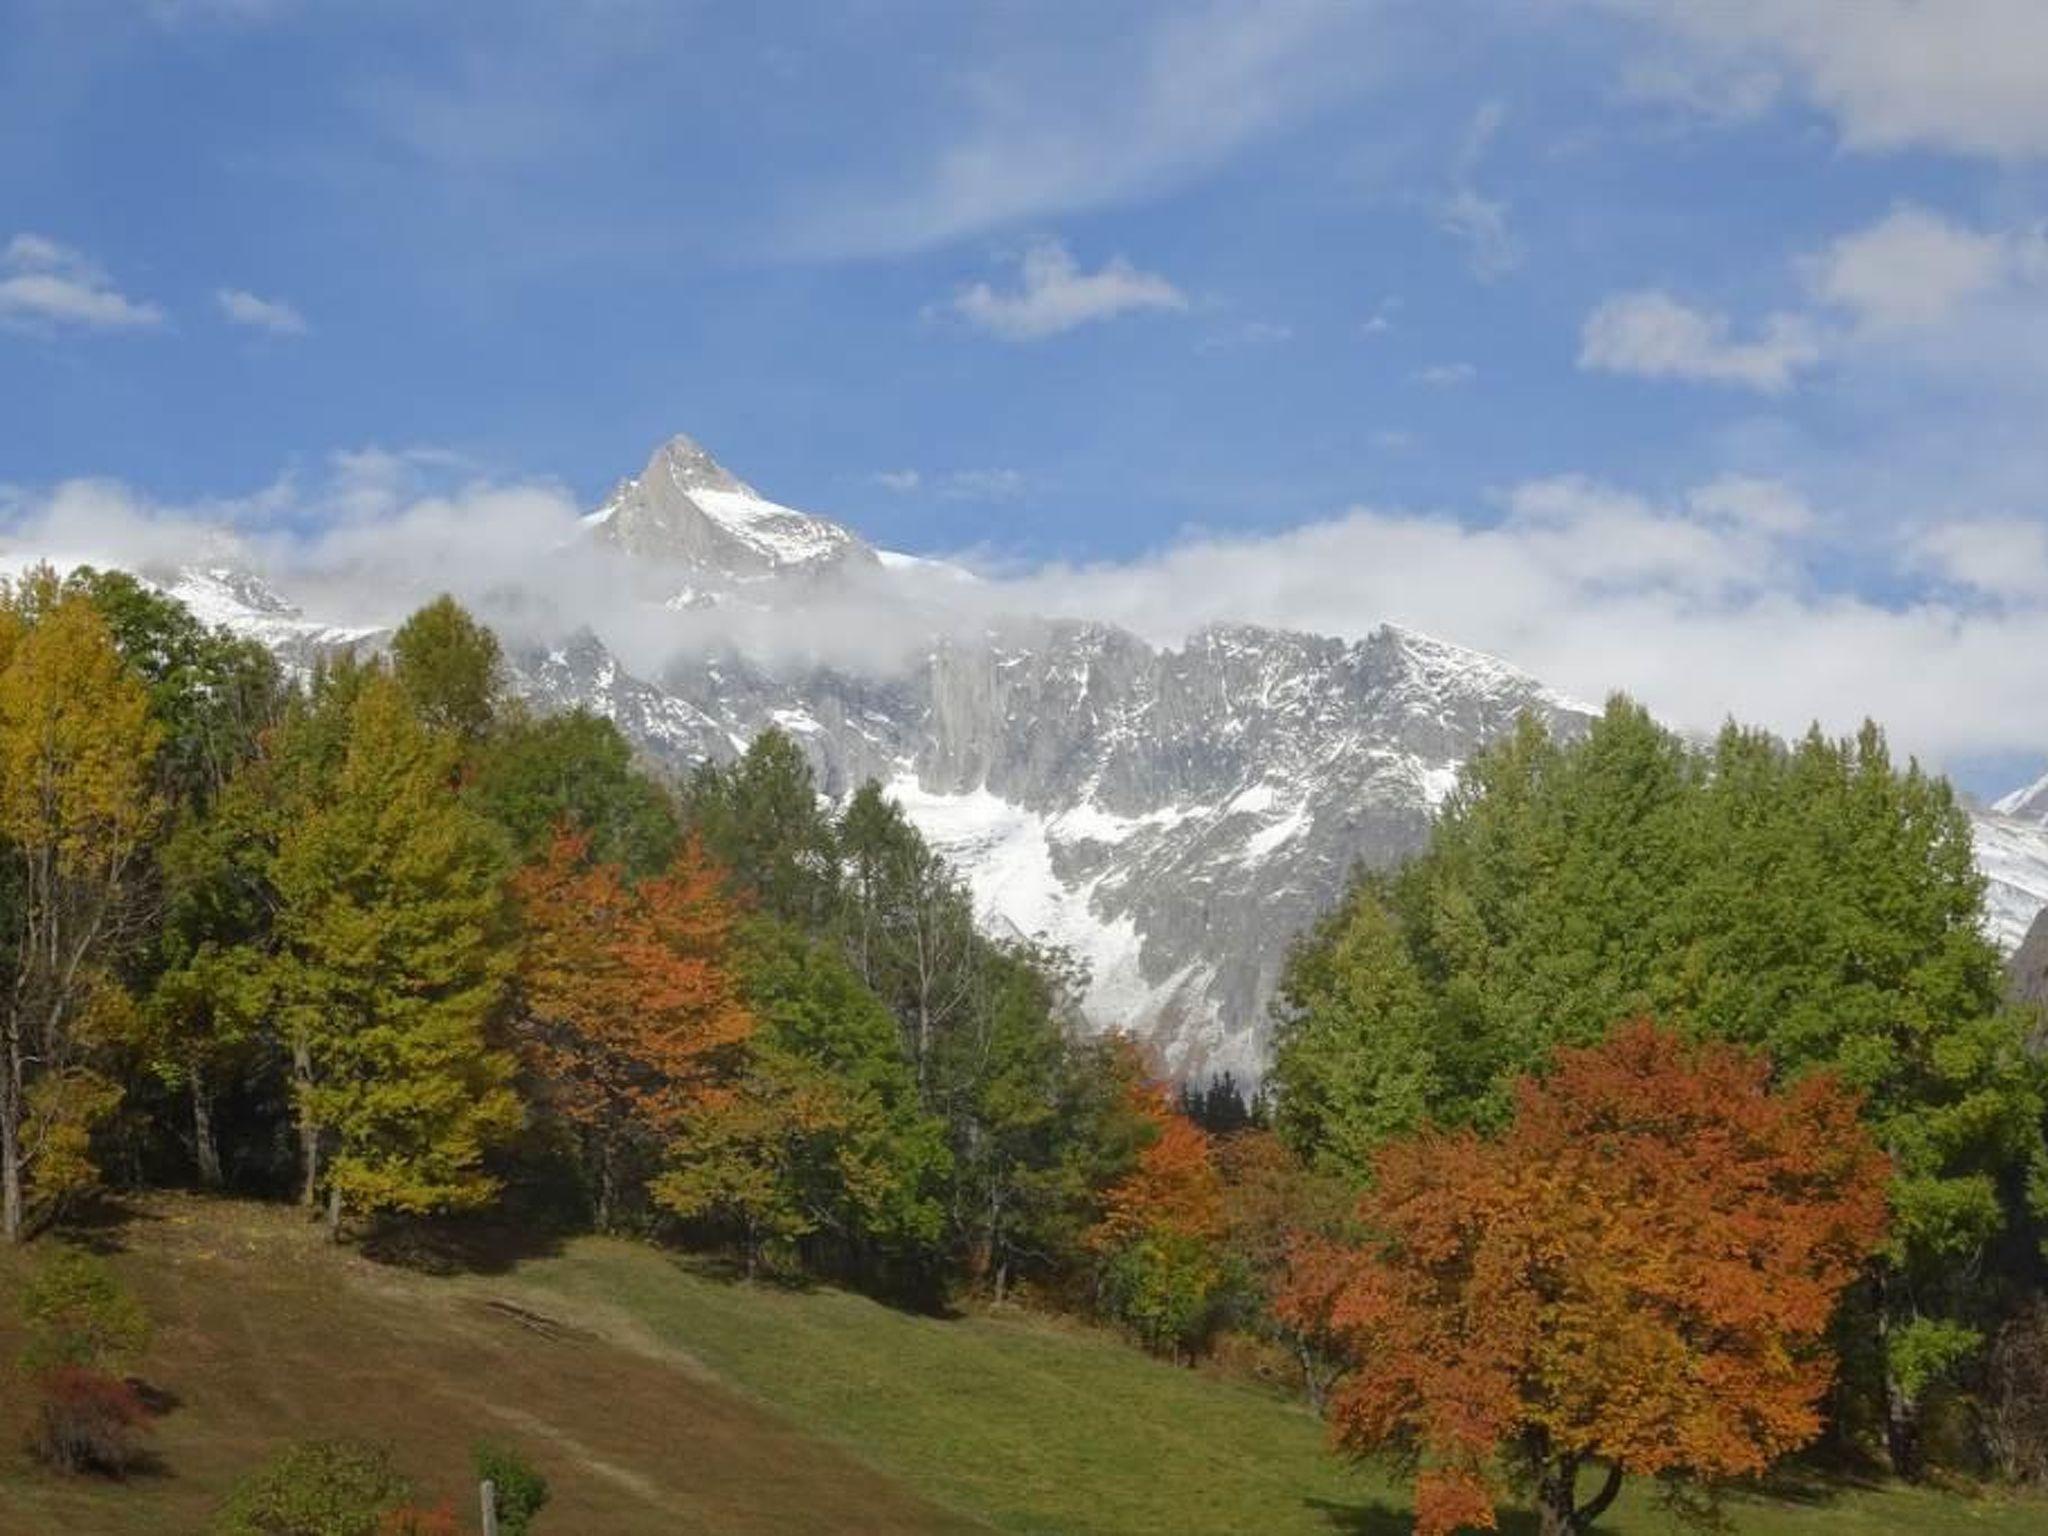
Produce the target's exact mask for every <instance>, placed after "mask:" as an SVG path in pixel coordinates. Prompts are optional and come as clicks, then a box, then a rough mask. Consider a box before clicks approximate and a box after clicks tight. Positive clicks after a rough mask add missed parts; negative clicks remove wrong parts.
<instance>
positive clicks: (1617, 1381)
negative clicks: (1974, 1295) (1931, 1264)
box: [1282, 1023, 1890, 1536]
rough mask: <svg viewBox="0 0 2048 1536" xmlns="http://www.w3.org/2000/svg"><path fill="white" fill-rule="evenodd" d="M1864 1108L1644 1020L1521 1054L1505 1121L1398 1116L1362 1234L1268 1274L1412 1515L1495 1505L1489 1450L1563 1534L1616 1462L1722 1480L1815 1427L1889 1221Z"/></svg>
mask: <svg viewBox="0 0 2048 1536" xmlns="http://www.w3.org/2000/svg"><path fill="white" fill-rule="evenodd" d="M1857 1109H1858V1105H1857V1101H1856V1100H1855V1098H1854V1097H1853V1096H1852V1095H1850V1094H1849V1093H1847V1092H1845V1091H1843V1090H1842V1089H1841V1088H1839V1087H1838V1086H1836V1085H1835V1084H1834V1083H1833V1082H1832V1081H1831V1080H1829V1079H1828V1078H1825V1077H1819V1076H1816V1077H1810V1078H1807V1079H1805V1080H1804V1081H1802V1082H1799V1083H1795V1084H1793V1085H1792V1086H1790V1087H1787V1088H1784V1089H1781V1090H1776V1091H1774V1090H1773V1089H1772V1087H1771V1085H1770V1073H1769V1067H1768V1064H1767V1063H1766V1062H1765V1061H1764V1059H1763V1058H1762V1057H1760V1056H1758V1055H1753V1054H1750V1053H1746V1052H1744V1051H1741V1050H1739V1049H1736V1048H1733V1047H1729V1046H1725V1045H1711V1044H1710V1045H1700V1046H1694V1045H1688V1044H1687V1043H1685V1042H1683V1041H1681V1040H1680V1039H1679V1038H1678V1037H1676V1036H1674V1035H1672V1034H1670V1033H1667V1032H1665V1031H1663V1030H1660V1029H1658V1028H1656V1027H1655V1026H1653V1025H1651V1024H1648V1023H1636V1024H1632V1025H1628V1026H1625V1027H1624V1028H1622V1029H1620V1030H1619V1031H1617V1032H1616V1033H1614V1034H1613V1035H1612V1036H1610V1038H1609V1039H1608V1040H1607V1041H1606V1042H1605V1043H1603V1044H1601V1045H1598V1046H1594V1047H1590V1048H1585V1049H1576V1050H1573V1049H1567V1050H1563V1051H1560V1052H1559V1053H1558V1056H1557V1058H1556V1062H1555V1065H1554V1068H1553V1070H1552V1071H1551V1072H1550V1074H1549V1075H1548V1076H1547V1077H1543V1078H1529V1079H1524V1080H1522V1081H1521V1082H1520V1083H1519V1084H1518V1085H1517V1086H1516V1089H1515V1094H1514V1101H1513V1110H1512V1118H1511V1120H1510V1122H1509V1124H1508V1126H1507V1127H1506V1129H1505V1130H1504V1131H1503V1132H1502V1133H1501V1134H1500V1135H1499V1136H1498V1137H1495V1138H1491V1139H1488V1138H1483V1137H1481V1136H1480V1135H1478V1134H1477V1133H1474V1132H1471V1131H1462V1132H1457V1133H1446V1132H1441V1131H1434V1130H1425V1131H1423V1132H1422V1133H1420V1134H1418V1135H1415V1136H1413V1137H1409V1138H1405V1139H1402V1140H1398V1141H1394V1142H1390V1143H1389V1144H1387V1145H1386V1146H1385V1147H1384V1148H1382V1150H1381V1151H1380V1154H1379V1156H1378V1158H1377V1159H1376V1161H1375V1164H1374V1179H1373V1184H1372V1186H1371V1188H1370V1191H1369V1192H1368V1193H1367V1194H1366V1196H1365V1197H1364V1199H1363V1201H1362V1203H1361V1206H1360V1210H1359V1216H1360V1220H1361V1222H1362V1223H1363V1225H1364V1229H1365V1230H1366V1232H1367V1233H1368V1237H1367V1238H1366V1240H1365V1241H1364V1242H1363V1243H1362V1244H1360V1245H1358V1246H1356V1247H1354V1248H1350V1249H1348V1250H1342V1251H1333V1250H1331V1249H1330V1248H1328V1247H1326V1246H1325V1247H1322V1248H1320V1249H1315V1248H1311V1249H1310V1250H1309V1251H1306V1252H1304V1254H1303V1255H1302V1262H1301V1279H1300V1283H1299V1285H1298V1287H1297V1288H1296V1290H1295V1291H1294V1292H1293V1293H1291V1294H1289V1295H1288V1296H1286V1297H1283V1299H1282V1305H1283V1307H1285V1308H1289V1309H1292V1310H1293V1311H1295V1312H1296V1314H1297V1315H1298V1316H1301V1317H1302V1318H1303V1320H1304V1321H1305V1322H1309V1321H1312V1322H1315V1323H1317V1324H1319V1325H1325V1326H1329V1327H1332V1328H1334V1330H1335V1331H1336V1333H1337V1335H1338V1336H1339V1338H1340V1339H1341V1340H1342V1341H1343V1343H1344V1345H1345V1347H1346V1348H1347V1349H1348V1351H1349V1352H1350V1354H1351V1356H1352V1358H1353V1360H1354V1362H1355V1367H1356V1369H1355V1371H1354V1373H1353V1375H1352V1376H1351V1377H1350V1378H1349V1380H1348V1381H1347V1382H1346V1383H1345V1384H1344V1385H1343V1386H1342V1387H1341V1388H1340V1389H1339V1391H1338V1393H1337V1394H1336V1396H1335V1398H1334V1400H1333V1406H1332V1416H1333V1421H1334V1424H1335V1432H1336V1436H1337V1438H1338V1440H1339V1442H1340V1443H1341V1444H1342V1445H1343V1446H1344V1447H1345V1448H1346V1449H1348V1450H1351V1451H1353V1452H1357V1453H1367V1452H1377V1451H1387V1450H1392V1451H1395V1452H1398V1453H1402V1454H1405V1455H1407V1456H1410V1457H1412V1458H1414V1460H1415V1461H1416V1463H1417V1465H1418V1467H1419V1471H1418V1476H1417V1485H1416V1507H1417V1528H1418V1530H1420V1531H1421V1532H1423V1533H1425V1536H1432V1533H1441V1532H1446V1531H1451V1530H1455V1529H1458V1528H1461V1527H1477V1528H1486V1529H1490V1528H1492V1526H1493V1524H1494V1516H1493V1506H1494V1501H1495V1490H1494V1487H1493V1485H1492V1482H1491V1478H1492V1475H1493V1471H1494V1469H1495V1468H1496V1467H1497V1466H1500V1465H1503V1464H1505V1465H1506V1466H1507V1467H1509V1468H1510V1469H1511V1470H1513V1471H1514V1472H1516V1473H1517V1474H1519V1475H1520V1476H1522V1477H1524V1478H1526V1480H1527V1482H1528V1484H1529V1486H1530V1488H1531V1489H1532V1490H1533V1493H1534V1496H1535V1499H1536V1502H1537V1505H1538V1509H1539V1512H1540V1516H1541V1520H1542V1530H1543V1531H1544V1533H1545V1536H1570V1533H1576V1532H1581V1531H1584V1530H1585V1529H1587V1528H1588V1526H1589V1525H1590V1524H1591V1522H1592V1521H1593V1520H1594V1519H1595V1518H1597V1516H1598V1515H1599V1514H1600V1513H1601V1512H1602V1511H1603V1510H1605V1509H1606V1508H1607V1506H1608V1505H1609V1504H1610V1503H1611V1502H1612V1501H1613V1499H1614V1496H1615V1493H1616V1492H1617V1491H1618V1489H1619V1487H1620V1484H1621V1480H1622V1478H1623V1476H1624V1475H1627V1474H1641V1475H1646V1476H1658V1477H1663V1478H1668V1479H1677V1480H1685V1481H1688V1482H1693V1483H1697V1484H1700V1485H1706V1486H1711V1484H1712V1483H1713V1482H1715V1481H1716V1480H1719V1479H1725V1478H1731V1477H1739V1476H1745V1475H1752V1474H1755V1473H1759V1472H1761V1471H1763V1470H1764V1469H1765V1468H1766V1467H1768V1466H1769V1465H1770V1464H1771V1462H1772V1461H1774V1460H1775V1459H1777V1458H1778V1457H1780V1456H1783V1455H1785V1454H1786V1453H1788V1452H1790V1451H1793V1450H1796V1449H1798V1448H1799V1447H1800V1446H1802V1445H1804V1444H1806V1443H1807V1442H1808V1441H1810V1440H1811V1439H1812V1438H1813V1437H1814V1436H1815V1434H1816V1433H1817V1432H1818V1430H1819V1428H1820V1403H1821V1399H1822V1396H1823V1394H1824V1393H1825V1391H1826V1390H1827V1387H1828V1384H1829V1381H1830V1379H1831V1376H1832V1372H1833V1366H1834V1362H1833V1360H1832V1358H1831V1356H1830V1354H1829V1352H1828V1350H1827V1348H1826V1347H1825V1343H1824V1336H1825V1333H1826V1330H1827V1327H1828V1324H1829V1321H1830V1318H1831V1317H1832V1316H1833V1313H1834V1310H1835V1305H1836V1301H1837V1299H1838V1297H1839V1295H1840V1293H1841V1292H1842V1290H1843V1289H1844V1287H1846V1286H1847V1285H1848V1284H1849V1283H1850V1282H1851V1281H1852V1280H1853V1279H1854V1278H1855V1277H1856V1275H1857V1274H1858V1273H1859V1270H1860V1267H1861V1265H1862V1264H1863V1263H1864V1261H1865V1260H1866V1259H1867V1258H1868V1257H1869V1256H1870V1255H1871V1253H1872V1252H1873V1251H1875V1249H1876V1248H1877V1246H1878V1244H1879V1243H1880V1242H1881V1241H1882V1240H1883V1237H1884V1229H1885V1220H1886V1210H1885V1185H1886V1179H1887V1177H1888V1175H1889V1171H1890V1170H1889V1166H1888V1163H1887V1161H1886V1159H1885V1158H1884V1156H1883V1155H1882V1154H1881V1153H1880V1152H1879V1151H1878V1149H1877V1148H1876V1146H1875V1145H1874V1143H1873V1142H1872V1141H1871V1139H1870V1137H1869V1135H1868V1134H1867V1133H1866V1132H1865V1131H1864V1130H1863V1129H1862V1128H1861V1127H1860V1126H1859V1124H1858V1122H1857ZM1593 1468H1599V1469H1604V1470H1602V1471H1601V1474H1600V1480H1599V1482H1598V1483H1597V1485H1596V1486H1595V1487H1594V1490H1593V1491H1592V1493H1591V1495H1590V1497H1588V1498H1586V1499H1584V1500H1583V1501H1582V1500H1581V1498H1580V1494H1579V1481H1580V1475H1581V1473H1582V1472H1583V1471H1586V1470H1588V1469H1593Z"/></svg>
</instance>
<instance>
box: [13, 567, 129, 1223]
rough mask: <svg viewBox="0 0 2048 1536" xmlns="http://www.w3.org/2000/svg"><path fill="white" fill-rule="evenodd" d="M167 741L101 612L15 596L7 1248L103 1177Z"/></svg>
mask: <svg viewBox="0 0 2048 1536" xmlns="http://www.w3.org/2000/svg"><path fill="white" fill-rule="evenodd" d="M158 740H159V731H158V728H157V726H156V725H155V724H154V723H153V721H152V720H151V717H150V709H149V697H148V694H147V693H146V692H145V690H144V689H143V686H142V684H141V683H140V681H138V680H137V679H136V678H135V676H134V675H133V674H132V673H131V672H130V671H129V670H128V669H127V667H126V666H125V664H124V663H123V662H122V660H121V656H120V653H119V651H118V650H117V649H116V648H115V645H114V640H113V637H112V635H111V634H110V633H109V632H108V629H107V626H106V622H105V620H103V619H102V618H101V617H100V614H99V612H98V610H97V609H96V608H95V607H94V606H93V604H92V602H91V600H90V599H89V598H87V597H85V596H84V595H83V594H81V593H78V592H67V591H65V590H64V589H63V588H62V587H61V586H60V584H59V583H58V581H57V577H56V573H55V572H53V571H50V570H49V569H47V568H45V569H42V570H38V571H35V572H32V573H30V574H29V575H28V576H27V577H26V578H24V579H23V580H22V581H20V582H19V583H0V854H4V870H0V917H4V920H5V922H6V924H7V932H6V938H5V942H4V944H0V979H4V983H5V990H4V993H0V1056H4V1060H0V1238H4V1239H5V1240H6V1241H8V1242H19V1241H20V1240H21V1238H22V1236H23V1234H24V1232H25V1231H26V1229H27V1225H28V1213H29V1203H30V1201H31V1199H32V1198H33V1199H36V1200H38V1201H39V1202H40V1203H42V1204H44V1205H45V1206H46V1207H47V1206H48V1205H49V1204H50V1203H52V1202H54V1201H55V1200H57V1199H59V1198H61V1196H62V1194H63V1193H64V1189H65V1187H66V1186H70V1185H75V1184H77V1183H79V1182H82V1181H83V1180H85V1179H86V1178H88V1177H90V1174H91V1165H90V1162H89V1160H88V1159H87V1157H86V1155H85V1153H86V1145H85V1142H86V1134H87V1132H88V1131H89V1129H90V1126H91V1123H92V1121H93V1120H95V1119H97V1118H99V1117H101V1116H104V1115H105V1114H106V1113H107V1112H108V1111H109V1110H110V1109H111V1108H112V1106H113V1103H114V1101H115V1099H116V1098H117V1097H118V1091H117V1090H116V1089H115V1088H114V1087H113V1085H111V1084H109V1083H107V1082H105V1081H104V1080H103V1079H101V1078H99V1077H98V1076H97V1075H95V1074H94V1073H92V1071H91V1070H90V1068H89V1066H88V1065H87V1062H86V1059H85V1057H86V1047H87V1045H88V1044H89V1043H90V1040H91V1038H92V1035H93V1032H94V1031H93V1024H94V1020H95V1018H96V1017H98V1016H103V1015H104V1013H105V1011H106V1009H107V1008H108V1007H109V1005H111V1004H113V1003H116V1002H117V1001H118V1000H119V993H118V988H117V987H116V985H115V983H114V982H113V981H112V979H111V976H110V972H109V965H110V963H111V961H112V959H113V958H114V956H115V955H116V954H117V953H118V951H119V948H120V945H121V944H122V943H123V942H124V941H125V940H127V939H128V938H130V937H131V936H132V928H133V919H134V916H135V914H134V910H133V903H132V901H131V900H130V897H131V894H132V890H131V888H132V884H133V880H134V876H135V874H136V873H137V870H138V868H139V866H140V865H141V863H142V861H143V859H144V858H145V856H146V854H147V851H148V847H149V843H150V839H151V836H152V834H153V833H154V832H155V830H156V828H157V825H158V822H159V818H160V810H161V808H160V806H159V804H158V802H157V799H156V796H155V794H154V792H153V790H152V788H151V784H152V776H151V767H152V762H153V759H154V757H155V755H156V750H157V745H158Z"/></svg>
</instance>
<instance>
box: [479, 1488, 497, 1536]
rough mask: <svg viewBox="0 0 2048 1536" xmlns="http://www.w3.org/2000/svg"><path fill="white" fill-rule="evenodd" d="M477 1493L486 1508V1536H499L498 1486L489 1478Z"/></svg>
mask: <svg viewBox="0 0 2048 1536" xmlns="http://www.w3.org/2000/svg"><path fill="white" fill-rule="evenodd" d="M477 1493H478V1496H479V1497H480V1498H481V1499H482V1500H483V1506H484V1536H498V1485H497V1484H496V1483H494V1482H492V1481H491V1480H490V1479H489V1478H488V1477H487V1478H485V1479H484V1481H483V1486H482V1487H481V1488H479V1489H478V1490H477Z"/></svg>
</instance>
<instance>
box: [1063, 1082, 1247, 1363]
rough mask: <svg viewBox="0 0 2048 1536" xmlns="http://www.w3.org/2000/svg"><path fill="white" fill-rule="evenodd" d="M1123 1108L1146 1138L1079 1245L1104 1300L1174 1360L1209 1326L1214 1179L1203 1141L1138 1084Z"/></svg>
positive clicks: (1218, 1210) (1215, 1250)
mask: <svg viewBox="0 0 2048 1536" xmlns="http://www.w3.org/2000/svg"><path fill="white" fill-rule="evenodd" d="M1132 1109H1133V1110H1134V1111H1135V1112H1136V1113H1137V1114H1138V1115H1139V1116H1141V1117H1142V1118H1143V1119H1145V1120H1147V1121H1149V1122H1150V1124H1151V1127H1152V1134H1151V1139H1150V1141H1149V1142H1148V1143H1147V1144H1146V1146H1145V1148H1144V1150H1143V1151H1141V1152H1140V1153H1139V1154H1138V1160H1137V1163H1136V1165H1135V1166H1134V1167H1133V1168H1132V1169H1131V1170H1130V1171H1129V1172H1128V1173H1126V1174H1125V1175H1124V1176H1123V1177H1122V1178H1121V1179H1119V1180H1118V1181H1117V1182H1116V1183H1114V1184H1112V1185H1111V1186H1110V1187H1109V1189H1108V1190H1107V1191H1105V1193H1104V1195H1103V1214H1102V1219H1101V1220H1100V1221H1099V1222H1097V1223H1096V1225H1095V1226H1094V1228H1093V1229H1091V1230H1090V1232H1089V1234H1088V1245H1089V1246H1090V1247H1091V1248H1093V1249H1094V1250H1095V1251H1096V1252H1097V1253H1099V1254H1101V1255H1102V1256H1103V1260H1104V1268H1103V1277H1102V1289H1103V1298H1104V1300H1105V1302H1106V1303H1107V1305H1108V1307H1109V1310H1110V1311H1111V1312H1113V1313H1115V1314H1116V1315H1117V1316H1118V1317H1119V1318H1121V1319H1122V1320H1123V1321H1124V1322H1125V1323H1126V1324H1128V1325H1129V1326H1130V1327H1131V1329H1132V1330H1133V1331H1134V1332H1135V1333H1136V1334H1137V1335H1138V1336H1139V1337H1140V1338H1141V1339H1143V1340H1144V1341H1145V1343H1146V1344H1147V1345H1149V1346H1150V1347H1151V1348H1153V1349H1157V1350H1161V1351H1163V1352H1165V1353H1168V1354H1170V1355H1172V1356H1174V1357H1175V1358H1176V1359H1178V1358H1181V1357H1182V1356H1183V1355H1185V1354H1187V1353H1190V1352H1192V1351H1193V1349H1194V1348H1195V1347H1196V1346H1197V1345H1198V1344H1199V1343H1200V1342H1201V1341H1202V1339H1203V1337H1204V1336H1205V1335H1206V1334H1207V1333H1208V1332H1209V1331H1210V1328H1211V1327H1212V1326H1213V1324H1214V1322H1215V1320H1216V1315H1217V1312H1218V1307H1219V1303H1220V1301H1221V1300H1222V1296H1223V1293H1224V1290H1225V1287H1226V1283H1227V1278H1228V1277H1227V1274H1226V1269H1225V1264H1224V1255H1223V1251H1222V1247H1221V1238H1222V1236H1223V1225H1224V1223H1223V1214H1224V1213H1223V1181H1222V1179H1221V1178H1220V1176H1219V1175H1218V1173H1217V1170H1216V1163H1215V1158H1214V1156H1213V1147H1212V1143H1211V1138H1210V1136H1209V1133H1208V1132H1207V1131H1204V1130H1203V1129H1202V1128H1201V1127H1200V1126H1199V1125H1196V1124H1195V1123H1194V1121H1192V1120H1190V1119H1189V1118H1188V1117H1187V1116H1186V1115H1183V1114H1181V1113H1179V1112H1178V1111H1177V1110H1176V1109H1174V1107H1173V1105H1172V1103H1171V1102H1170V1101H1169V1099H1168V1098H1167V1095H1166V1094H1165V1092H1164V1091H1162V1090H1161V1089H1160V1088H1158V1087H1157V1086H1155V1085H1148V1084H1140V1085H1136V1086H1134V1087H1133V1089H1132Z"/></svg>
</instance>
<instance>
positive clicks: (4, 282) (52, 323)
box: [0, 234, 165, 331]
mask: <svg viewBox="0 0 2048 1536" xmlns="http://www.w3.org/2000/svg"><path fill="white" fill-rule="evenodd" d="M164 318H165V317H164V312H163V310H162V309H161V308H160V307H159V306H157V305H155V304H151V303H148V302H146V301H140V300H136V299H131V298H129V297H128V296H127V295H126V294H124V293H122V292H121V291H120V290H119V289H117V288H115V287H114V285H113V283H112V281H111V280H110V279H109V278H108V276H107V274H106V273H105V272H104V271H102V270H101V269H100V268H99V266H98V265H97V264H96V263H94V262H93V261H91V260H90V259H89V258H87V257H86V256H85V255H84V254H83V253H81V252H79V251H75V250H73V249H71V247H69V246H67V245H60V244H59V243H58V242H57V241H55V240H52V239H50V238H48V237H47V236H44V235H36V234H18V235H16V236H15V237H14V238H13V239H12V240H10V241H8V243H7V246H6V248H5V250H0V322H12V323H14V324H16V325H27V326H35V327H39V328H44V329H59V328H68V329H74V330H92V331H136V330H151V329H154V328H155V327H157V326H160V325H162V324H163V323H164Z"/></svg>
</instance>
